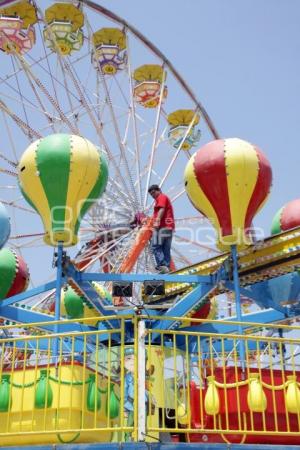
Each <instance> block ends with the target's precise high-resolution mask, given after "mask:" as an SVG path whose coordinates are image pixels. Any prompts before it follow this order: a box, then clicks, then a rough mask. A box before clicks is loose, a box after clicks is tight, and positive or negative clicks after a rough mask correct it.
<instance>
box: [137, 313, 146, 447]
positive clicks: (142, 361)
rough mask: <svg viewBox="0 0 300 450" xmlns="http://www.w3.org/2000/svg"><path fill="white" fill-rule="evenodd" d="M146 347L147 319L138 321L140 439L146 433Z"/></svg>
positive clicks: (142, 438) (143, 438)
mask: <svg viewBox="0 0 300 450" xmlns="http://www.w3.org/2000/svg"><path fill="white" fill-rule="evenodd" d="M145 383H146V348H145V321H144V320H139V321H138V441H144V440H145V435H146V418H147V414H146V387H145Z"/></svg>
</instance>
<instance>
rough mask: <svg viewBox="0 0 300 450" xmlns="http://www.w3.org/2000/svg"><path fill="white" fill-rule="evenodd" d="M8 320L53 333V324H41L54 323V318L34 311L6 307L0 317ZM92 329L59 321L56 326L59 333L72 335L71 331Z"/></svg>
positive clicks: (0, 312)
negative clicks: (34, 325)
mask: <svg viewBox="0 0 300 450" xmlns="http://www.w3.org/2000/svg"><path fill="white" fill-rule="evenodd" d="M4 312H5V315H4V317H5V318H7V319H8V320H12V321H13V322H18V323H20V324H22V323H23V324H31V323H36V322H37V323H39V326H38V328H41V329H44V330H48V331H51V332H52V333H53V331H54V324H53V325H52V324H47V325H43V322H54V321H55V319H54V316H50V315H48V314H42V313H38V312H35V311H31V310H28V309H24V308H16V307H15V306H6V308H5V310H4V311H3V312H2V311H1V310H0V316H2V315H3V313H4ZM91 329H92V330H93V329H94V328H93V327H92V328H91V327H88V326H86V325H83V324H82V325H81V324H79V323H74V322H72V323H66V322H64V321H61V322H60V323H59V326H58V332H59V333H72V332H73V331H91Z"/></svg>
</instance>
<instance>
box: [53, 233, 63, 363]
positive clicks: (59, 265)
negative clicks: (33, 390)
mask: <svg viewBox="0 0 300 450" xmlns="http://www.w3.org/2000/svg"><path fill="white" fill-rule="evenodd" d="M62 259H63V243H62V242H59V243H58V246H57V262H56V264H57V270H56V286H55V288H56V292H55V320H56V321H57V322H58V321H59V320H60V300H61V288H62ZM58 326H59V323H56V324H54V333H55V334H57V333H58V330H59V327H58ZM58 343H59V338H55V340H54V346H53V347H54V357H55V363H56V364H58V351H59V348H58V347H59V345H58Z"/></svg>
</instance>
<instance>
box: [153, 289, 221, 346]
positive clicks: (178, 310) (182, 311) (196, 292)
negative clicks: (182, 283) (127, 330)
mask: <svg viewBox="0 0 300 450" xmlns="http://www.w3.org/2000/svg"><path fill="white" fill-rule="evenodd" d="M214 288H215V286H214V285H213V284H208V283H207V284H200V285H199V286H197V287H196V288H194V289H193V290H192V291H191V292H189V293H188V294H186V295H185V296H184V297H182V298H180V300H179V301H178V302H177V303H175V304H174V305H173V306H171V308H169V309H168V310H167V311H166V312H165V313H164V314H163V315H162V318H161V320H159V321H156V322H154V324H153V329H155V328H158V329H159V330H172V329H176V328H178V327H179V325H180V321H177V320H164V317H168V316H169V317H185V316H186V315H187V314H189V313H190V312H191V311H193V309H195V308H196V307H197V304H199V303H200V302H201V301H202V300H203V298H204V297H206V296H207V295H208V294H209V293H210V291H212V290H213V289H214ZM155 337H157V335H155ZM153 338H154V336H153Z"/></svg>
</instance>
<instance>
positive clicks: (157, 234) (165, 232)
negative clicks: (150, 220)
mask: <svg viewBox="0 0 300 450" xmlns="http://www.w3.org/2000/svg"><path fill="white" fill-rule="evenodd" d="M172 237H173V230H170V229H169V228H158V229H157V228H155V229H154V230H153V235H152V251H153V255H154V258H155V261H156V267H159V266H167V267H170V262H171V244H172Z"/></svg>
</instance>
